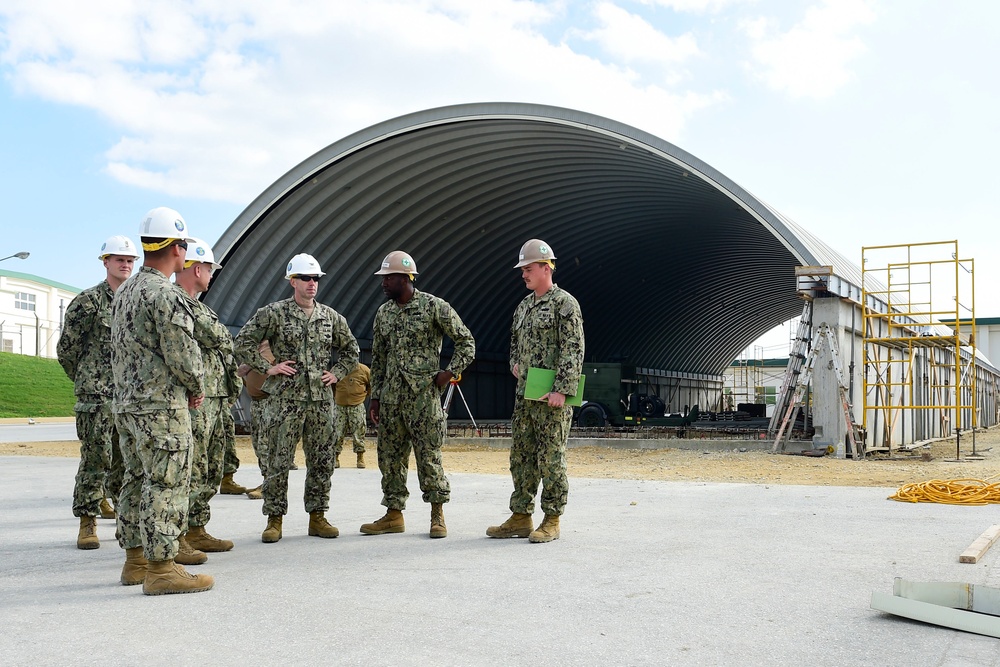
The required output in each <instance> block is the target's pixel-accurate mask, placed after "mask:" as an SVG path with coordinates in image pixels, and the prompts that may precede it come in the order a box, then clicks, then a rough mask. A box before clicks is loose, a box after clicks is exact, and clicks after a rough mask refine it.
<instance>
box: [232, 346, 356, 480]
mask: <svg viewBox="0 0 1000 667" xmlns="http://www.w3.org/2000/svg"><path fill="white" fill-rule="evenodd" d="M257 349H258V350H259V351H260V355H261V356H262V357H264V361H266V362H267V363H268V364H271V365H274V355H273V354H271V345H270V343H268V342H267V341H266V340H264V341H261V343H260V346H259V347H258V348H257ZM236 375H238V376H239V377H240V378H242V379H243V386H245V387H246V388H247V395H248V396H250V444H251V446H253V453H254V454H256V455H257V466H258V468H260V475H261V477H263V478H264V479H267V467H266V466H267V462H268V460H269V459H270V455H269V452H270V451H271V448H270V446H268V444H267V443H268V440H267V439H268V437H269V436H270V433H271V427H270V425H269V424H267V422H265V421H264V418H265V417H266V416H267V415H268V412H269V411H268V409H267V400H268V398H269V397H268V394H267V392H265V391H264V389H263V387H264V382H265V381H266V380H267V376H266V375H264V374H262V373H258V372H257V371H255V370H254V369H252V368H250V365H249V364H240V367H239V368H237V369H236ZM338 384H339V383H338ZM247 498H249V499H250V500H263V499H264V485H263V484H260V485H259V486H257V487H256V488H253V489H247Z"/></svg>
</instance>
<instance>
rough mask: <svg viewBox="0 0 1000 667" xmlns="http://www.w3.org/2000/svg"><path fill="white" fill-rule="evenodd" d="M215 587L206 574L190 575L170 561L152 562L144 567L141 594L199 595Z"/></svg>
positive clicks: (212, 580)
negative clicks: (144, 577) (144, 572)
mask: <svg viewBox="0 0 1000 667" xmlns="http://www.w3.org/2000/svg"><path fill="white" fill-rule="evenodd" d="M214 585H215V580H214V579H212V577H210V576H208V575H207V574H191V573H190V572H188V571H187V570H185V569H184V568H183V567H181V566H180V565H178V564H177V563H175V562H174V561H172V560H153V561H149V565H147V566H146V580H145V581H144V582H142V592H143V593H145V594H146V595H170V594H171V593H200V592H201V591H207V590H210V589H211V588H212V586H214Z"/></svg>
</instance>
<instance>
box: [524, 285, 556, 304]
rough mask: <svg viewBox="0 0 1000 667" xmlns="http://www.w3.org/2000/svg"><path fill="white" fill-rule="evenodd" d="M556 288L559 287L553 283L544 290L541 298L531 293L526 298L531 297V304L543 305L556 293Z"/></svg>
mask: <svg viewBox="0 0 1000 667" xmlns="http://www.w3.org/2000/svg"><path fill="white" fill-rule="evenodd" d="M557 287H559V286H558V285H556V284H555V283H552V287H550V288H548V289H547V290H545V294H543V295H541V296H537V295H536V294H535V293H534V292H532V293H531V294H529V295H528V296H530V297H531V302H532V303H533V304H539V303H545V302H546V301H548V300H549V299H550V298H552V293H553V292H555V291H556V288H557Z"/></svg>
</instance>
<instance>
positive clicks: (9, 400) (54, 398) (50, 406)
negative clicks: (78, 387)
mask: <svg viewBox="0 0 1000 667" xmlns="http://www.w3.org/2000/svg"><path fill="white" fill-rule="evenodd" d="M75 403H76V398H75V397H74V396H73V382H72V380H70V379H69V378H68V377H66V373H65V372H64V371H63V369H62V366H60V365H59V362H58V361H56V360H55V359H42V358H40V357H26V356H24V355H22V354H11V353H9V352H0V417H72V416H73V405H74V404H75Z"/></svg>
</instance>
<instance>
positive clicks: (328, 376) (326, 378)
mask: <svg viewBox="0 0 1000 667" xmlns="http://www.w3.org/2000/svg"><path fill="white" fill-rule="evenodd" d="M321 379H322V380H323V386H324V387H329V386H330V385H331V384H337V376H336V375H334V374H333V373H331V372H330V371H323V376H322V378H321Z"/></svg>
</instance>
